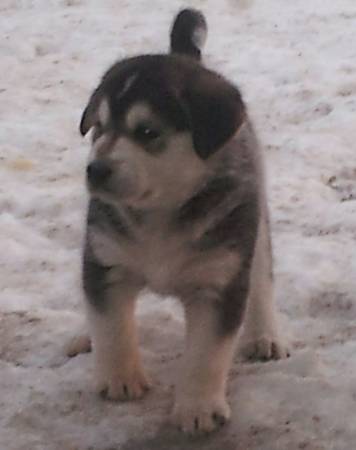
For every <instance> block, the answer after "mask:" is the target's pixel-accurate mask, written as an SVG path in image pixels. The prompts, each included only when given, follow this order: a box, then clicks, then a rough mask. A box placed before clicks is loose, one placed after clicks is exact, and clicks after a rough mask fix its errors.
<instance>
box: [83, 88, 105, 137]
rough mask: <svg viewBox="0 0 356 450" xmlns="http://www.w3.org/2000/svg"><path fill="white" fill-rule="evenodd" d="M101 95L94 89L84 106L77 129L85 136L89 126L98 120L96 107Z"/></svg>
mask: <svg viewBox="0 0 356 450" xmlns="http://www.w3.org/2000/svg"><path fill="white" fill-rule="evenodd" d="M101 98H102V96H101V94H100V92H99V90H98V89H96V90H95V91H94V92H93V94H92V96H91V97H90V99H89V102H88V104H87V106H86V108H85V109H84V111H83V114H82V118H81V120H80V125H79V131H80V133H81V135H82V136H85V135H86V134H87V133H88V131H89V130H90V128H92V127H93V126H94V125H95V124H96V122H97V121H98V109H99V106H100V100H101Z"/></svg>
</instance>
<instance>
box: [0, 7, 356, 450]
mask: <svg viewBox="0 0 356 450" xmlns="http://www.w3.org/2000/svg"><path fill="white" fill-rule="evenodd" d="M186 5H190V6H194V7H197V8H200V9H202V10H203V11H204V13H205V15H206V17H207V19H208V22H209V28H210V30H209V36H208V42H207V47H206V51H205V55H206V63H207V65H208V66H210V67H213V68H217V69H218V70H219V71H221V72H222V73H224V74H225V75H227V76H228V77H229V78H231V79H232V80H233V81H234V82H236V83H237V85H238V86H240V88H241V90H242V92H243V95H244V98H245V100H246V102H247V104H248V106H249V109H250V113H251V115H252V117H253V118H254V121H255V124H256V128H257V130H258V133H259V136H260V139H261V141H262V142H263V144H264V147H265V156H266V164H267V167H268V174H269V196H270V201H271V202H270V204H271V211H272V227H273V239H274V251H275V278H276V296H277V301H278V306H279V308H280V311H281V313H280V321H281V328H282V330H283V332H284V334H285V335H286V336H288V337H289V339H290V343H291V347H292V356H291V358H290V359H288V360H284V361H279V362H268V363H253V364H251V363H246V362H243V361H240V360H239V358H238V357H236V361H235V363H234V365H233V368H232V371H231V379H230V384H229V401H230V404H231V405H232V413H233V414H232V422H231V424H230V425H229V426H228V427H226V428H224V429H223V430H222V431H221V432H219V433H217V434H215V435H213V436H211V437H209V438H204V439H200V440H193V441H189V440H187V438H185V437H182V436H180V435H179V434H178V433H177V432H175V431H173V430H172V429H171V428H170V427H168V426H167V425H166V422H167V416H168V412H169V409H170V407H171V403H172V383H173V375H174V371H175V367H176V363H177V359H178V358H179V356H180V355H181V352H182V348H183V341H182V337H183V321H182V315H181V311H180V307H179V306H178V305H177V304H176V303H174V302H172V301H171V300H170V299H165V298H157V297H154V296H152V295H145V296H144V298H143V299H142V301H141V302H140V309H139V314H138V315H139V320H140V329H141V340H142V348H143V356H144V359H145V362H146V366H148V367H149V369H150V372H151V373H152V375H153V378H154V379H155V388H154V390H153V391H152V392H150V393H149V394H148V396H147V397H146V398H145V399H144V400H142V401H139V402H133V403H124V404H115V403H110V402H104V401H102V400H101V399H99V398H97V397H96V395H95V394H94V392H93V389H92V384H91V375H92V361H91V357H90V355H88V354H86V355H80V356H78V357H76V358H73V359H68V358H67V357H66V356H65V354H64V352H63V348H64V345H65V343H66V342H67V341H68V339H70V337H71V336H73V335H74V334H75V333H76V332H77V331H79V330H80V329H81V327H82V323H83V312H82V293H81V290H80V253H81V242H82V234H83V220H84V209H85V204H86V193H85V189H84V180H83V174H84V167H85V163H86V159H87V156H88V152H89V145H88V141H86V140H82V139H81V138H80V136H79V133H78V129H77V128H78V122H79V119H80V115H81V111H82V109H83V107H84V106H85V104H86V101H87V98H88V96H89V94H90V93H91V91H92V89H93V88H94V87H95V84H96V83H97V81H98V80H99V78H100V76H101V74H102V73H103V71H104V70H105V69H106V68H107V67H108V65H110V64H111V63H112V62H113V61H114V60H116V59H117V58H120V57H123V56H125V55H131V54H138V53H143V52H159V51H165V50H166V48H167V47H168V30H169V26H170V23H171V20H172V18H173V15H174V13H175V12H176V11H177V10H178V9H179V8H181V7H182V6H186ZM0 16H1V18H0V34H1V38H0V54H1V67H2V76H1V83H0V99H1V108H0V119H1V128H0V162H1V164H0V173H1V184H0V210H1V215H0V235H1V237H2V238H1V253H0V266H1V297H0V392H1V395H0V450H25V449H26V450H28V449H31V450H59V449H61V450H89V449H91V450H109V449H111V450H113V449H123V450H141V449H173V450H178V449H182V448H199V449H200V448H202V447H204V448H206V449H208V450H209V449H211V450H213V449H216V450H217V449H227V450H239V449H241V450H248V449H251V450H285V449H288V450H294V449H307V450H352V449H353V448H355V446H356V427H355V415H356V357H355V355H356V322H355V315H356V279H355V273H356V258H355V253H356V252H355V237H356V148H355V142H356V127H355V115H356V50H355V49H356V33H355V21H356V4H355V2H354V0H338V1H337V2H336V1H332V0H313V1H307V0H294V1H293V2H291V1H290V2H286V1H285V0H263V1H257V0H255V1H253V0H230V1H227V2H217V1H214V0H195V1H191V2H187V1H186V2H181V1H178V0H170V1H169V2H168V1H164V0H156V1H155V2H154V3H153V2H148V1H145V0H135V1H132V2H129V1H128V0H126V1H125V0H121V1H118V0H115V1H114V0H102V1H99V0H87V1H84V0H1V3H0Z"/></svg>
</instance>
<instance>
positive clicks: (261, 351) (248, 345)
mask: <svg viewBox="0 0 356 450" xmlns="http://www.w3.org/2000/svg"><path fill="white" fill-rule="evenodd" d="M238 347H239V352H240V353H241V355H242V356H243V357H244V358H246V359H253V360H262V361H268V360H270V359H283V358H288V357H289V356H290V353H289V350H288V347H287V346H286V345H285V344H284V342H283V341H281V339H280V338H279V337H278V336H276V335H275V334H273V333H271V334H264V335H259V336H257V337H251V336H249V335H247V336H242V337H241V339H240V342H239V345H238Z"/></svg>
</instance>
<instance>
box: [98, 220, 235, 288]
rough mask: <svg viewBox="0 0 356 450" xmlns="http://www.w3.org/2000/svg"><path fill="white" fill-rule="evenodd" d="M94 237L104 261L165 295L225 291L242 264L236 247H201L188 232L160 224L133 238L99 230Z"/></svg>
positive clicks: (102, 261) (103, 262)
mask: <svg viewBox="0 0 356 450" xmlns="http://www.w3.org/2000/svg"><path fill="white" fill-rule="evenodd" d="M90 241H91V245H92V247H93V250H94V253H95V255H96V257H97V258H98V259H99V260H100V262H101V263H102V264H104V265H107V266H114V267H124V268H125V269H128V270H129V272H131V273H132V274H135V275H136V276H137V277H138V279H139V280H141V281H143V283H144V284H145V285H146V286H147V287H149V288H150V289H152V290H153V291H155V292H157V293H160V294H164V295H179V296H181V295H182V294H183V295H186V294H187V293H188V294H189V292H196V291H197V290H201V289H203V290H204V289H205V290H208V291H209V290H210V291H214V292H218V291H221V289H223V287H224V286H225V285H226V284H227V283H228V282H229V280H230V279H231V277H233V276H235V275H236V273H237V272H238V271H239V268H240V255H239V253H237V252H235V251H229V250H227V249H224V248H223V247H218V248H215V249H212V250H209V251H197V250H194V246H193V245H192V241H191V240H190V239H189V236H187V235H186V234H183V233H174V232H167V231H166V230H161V229H159V228H157V229H145V230H141V232H140V235H139V236H138V237H137V239H133V240H123V239H113V238H112V237H109V236H108V235H105V234H100V232H98V230H96V231H95V232H93V233H91V236H90ZM118 272H119V273H120V271H118ZM124 273H126V271H124ZM113 281H117V282H120V281H122V280H113Z"/></svg>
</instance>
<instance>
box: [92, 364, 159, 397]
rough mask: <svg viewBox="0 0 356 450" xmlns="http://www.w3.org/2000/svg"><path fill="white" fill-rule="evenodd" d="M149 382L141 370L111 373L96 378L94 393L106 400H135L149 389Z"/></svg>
mask: <svg viewBox="0 0 356 450" xmlns="http://www.w3.org/2000/svg"><path fill="white" fill-rule="evenodd" d="M150 387H151V382H150V380H149V379H148V377H147V376H146V374H145V373H144V372H143V370H142V369H135V370H132V371H127V372H126V373H122V372H121V371H119V372H118V373H114V372H113V371H111V372H110V373H107V374H106V375H105V374H103V373H101V374H100V376H98V377H97V382H96V391H97V392H98V393H99V394H100V395H101V396H102V397H104V398H106V399H108V400H120V401H127V400H137V399H139V398H141V397H143V396H144V394H145V393H146V392H147V391H148V390H149V389H150Z"/></svg>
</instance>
